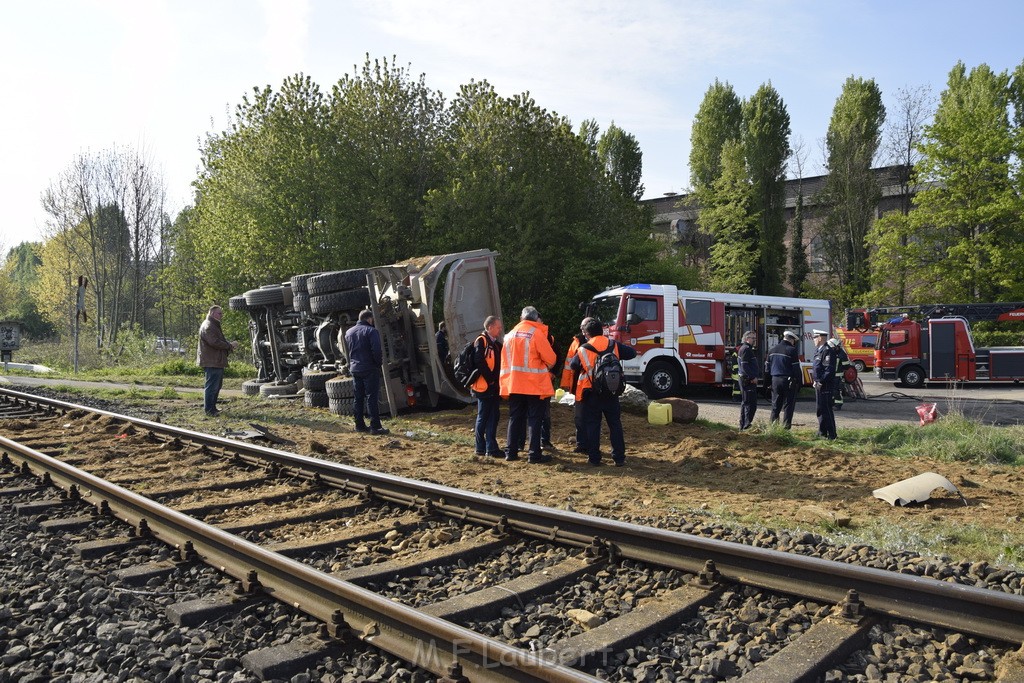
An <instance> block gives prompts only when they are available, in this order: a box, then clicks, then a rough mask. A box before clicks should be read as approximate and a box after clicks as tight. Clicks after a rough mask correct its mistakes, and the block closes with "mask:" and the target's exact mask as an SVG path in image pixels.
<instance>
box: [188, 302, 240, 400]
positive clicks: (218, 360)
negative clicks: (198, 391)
mask: <svg viewBox="0 0 1024 683" xmlns="http://www.w3.org/2000/svg"><path fill="white" fill-rule="evenodd" d="M223 315H224V312H223V311H222V310H221V308H220V306H211V307H210V312H209V313H208V314H207V315H206V320H204V321H203V324H202V325H200V326H199V346H198V348H197V349H196V365H198V366H199V367H201V368H202V369H203V370H204V371H205V372H206V390H205V392H204V393H203V410H205V411H206V414H207V415H209V416H210V417H214V416H216V415H218V414H220V411H219V410H217V396H219V395H220V387H221V384H223V383H224V368H226V367H227V366H228V354H229V353H231V352H232V351H234V350H235V349H237V348H238V342H236V341H228V340H227V339H226V338H225V337H224V332H222V331H221V329H220V319H221V317H222V316H223Z"/></svg>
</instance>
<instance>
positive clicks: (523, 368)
mask: <svg viewBox="0 0 1024 683" xmlns="http://www.w3.org/2000/svg"><path fill="white" fill-rule="evenodd" d="M516 337H518V338H520V339H525V340H526V342H525V343H524V344H523V364H522V365H515V364H514V363H513V362H512V358H511V355H512V348H511V344H505V346H504V348H503V349H502V352H503V353H504V352H505V350H506V349H507V350H508V356H509V358H508V360H509V363H508V366H509V367H507V368H506V367H505V366H506V364H505V363H502V364H501V374H503V375H507V374H508V373H510V372H512V371H513V370H514V371H516V372H529V373H533V374H535V375H546V374H548V373H549V372H550V370H548V369H547V368H531V367H530V342H531V341H533V334H532V333H530V334H526V333H523V332H516Z"/></svg>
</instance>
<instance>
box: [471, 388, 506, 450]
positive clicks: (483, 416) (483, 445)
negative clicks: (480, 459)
mask: <svg viewBox="0 0 1024 683" xmlns="http://www.w3.org/2000/svg"><path fill="white" fill-rule="evenodd" d="M500 412H501V397H500V396H498V395H497V394H495V395H494V396H477V397H476V428H475V430H474V431H475V432H476V452H477V453H478V454H479V453H486V454H487V455H499V454H500V453H501V449H500V448H499V447H498V439H497V433H498V415H499V413H500Z"/></svg>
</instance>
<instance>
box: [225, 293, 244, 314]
mask: <svg viewBox="0 0 1024 683" xmlns="http://www.w3.org/2000/svg"><path fill="white" fill-rule="evenodd" d="M228 308H230V309H231V310H232V311H248V310H249V304H247V303H245V296H244V295H242V294H239V295H238V296H233V297H231V298H230V299H228Z"/></svg>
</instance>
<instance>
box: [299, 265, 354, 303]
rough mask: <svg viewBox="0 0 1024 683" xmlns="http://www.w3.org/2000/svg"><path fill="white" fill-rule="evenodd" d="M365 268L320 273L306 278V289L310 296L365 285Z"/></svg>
mask: <svg viewBox="0 0 1024 683" xmlns="http://www.w3.org/2000/svg"><path fill="white" fill-rule="evenodd" d="M366 272H367V271H366V269H365V268H355V269H353V270H335V271H332V272H329V273H320V274H319V275H314V276H312V277H310V278H309V279H308V280H306V291H307V292H309V295H310V296H319V295H321V294H327V293H329V292H342V291H345V290H346V289H356V288H357V287H365V286H366Z"/></svg>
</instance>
